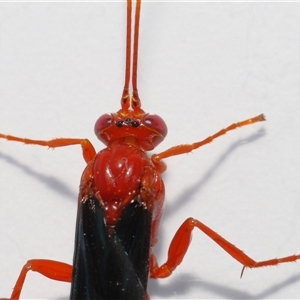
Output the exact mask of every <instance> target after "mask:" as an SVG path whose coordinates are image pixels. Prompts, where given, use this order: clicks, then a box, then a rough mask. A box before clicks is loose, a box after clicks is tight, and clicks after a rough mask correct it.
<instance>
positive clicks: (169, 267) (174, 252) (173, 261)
mask: <svg viewBox="0 0 300 300" xmlns="http://www.w3.org/2000/svg"><path fill="white" fill-rule="evenodd" d="M195 227H197V228H198V229H200V230H201V231H203V232H204V233H205V234H206V235H207V236H209V237H210V238H211V239H213V240H214V241H215V242H216V243H217V244H218V245H219V246H221V247H222V248H223V249H224V250H225V251H226V252H227V253H228V254H230V255H231V256H232V257H233V258H234V259H236V260H237V261H239V262H240V263H241V264H242V265H243V269H242V272H241V277H242V275H243V272H244V270H245V268H260V267H267V266H276V265H278V264H280V263H287V262H293V261H296V260H298V259H300V255H291V256H286V257H282V258H274V259H270V260H264V261H258V262H257V261H255V260H253V259H252V258H251V257H249V256H248V255H246V254H245V253H244V252H243V251H242V250H240V249H239V248H237V247H236V246H234V245H233V244H231V243H229V242H228V241H227V240H225V239H224V238H222V237H221V236H220V235H219V234H217V233H216V232H215V231H213V230H211V229H210V228H209V227H207V226H205V225H204V224H203V223H201V222H200V221H198V220H196V219H193V218H188V219H187V220H186V221H184V222H183V224H182V225H181V226H180V228H179V229H178V230H177V232H176V234H175V236H174V237H173V240H172V242H171V244H170V247H169V251H168V260H167V262H166V263H164V264H163V265H162V266H160V267H159V266H158V264H157V261H156V257H155V256H154V254H153V253H151V256H150V277H151V278H165V277H168V276H170V275H171V274H172V272H173V271H174V270H175V269H176V267H177V266H178V265H180V264H181V262H182V260H183V258H184V255H185V253H186V251H187V249H188V247H189V244H190V241H191V237H192V231H193V229H194V228H195Z"/></svg>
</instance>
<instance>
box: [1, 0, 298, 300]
mask: <svg viewBox="0 0 300 300" xmlns="http://www.w3.org/2000/svg"><path fill="white" fill-rule="evenodd" d="M139 5H140V2H139V1H138V4H137V13H136V18H135V35H134V37H135V39H134V47H133V57H132V56H131V52H130V50H129V49H130V44H131V43H130V37H131V30H130V27H131V26H130V16H131V2H130V1H128V8H127V11H128V17H127V29H128V30H127V48H126V49H127V52H126V55H127V59H126V63H127V65H126V72H125V87H124V90H123V94H122V98H121V109H120V110H119V111H118V112H117V113H115V114H105V115H102V116H101V117H100V118H99V119H98V121H97V122H96V125H95V133H96V135H97V136H98V138H99V139H100V140H101V141H102V142H104V143H105V145H106V146H107V148H105V149H104V150H102V151H100V152H99V153H98V154H96V152H95V150H94V148H93V146H92V145H91V143H90V142H89V141H88V140H85V139H65V138H60V139H54V140H51V141H38V140H32V139H23V138H19V137H15V136H9V135H5V134H1V135H0V137H1V138H5V139H7V140H11V141H17V142H24V143H26V144H34V145H41V146H46V147H50V148H57V147H64V146H69V145H76V144H78V145H81V147H82V149H83V156H84V159H85V161H86V163H87V168H86V169H85V171H84V173H83V176H82V180H81V185H80V193H79V199H78V200H79V205H78V208H79V212H78V217H77V230H76V244H75V256H74V263H73V267H72V266H71V265H68V264H65V263H61V262H56V261H53V260H39V259H38V260H30V261H29V262H28V263H27V264H26V265H25V267H24V269H23V270H24V272H23V275H26V272H27V271H28V270H32V271H37V272H39V273H41V274H43V275H45V276H47V277H50V278H52V279H56V280H61V281H67V282H72V287H71V298H72V299H75V298H79V299H82V298H83V297H86V298H87V299H88V298H95V297H96V298H103V299H110V298H112V297H118V298H122V299H124V298H135V299H143V298H146V297H147V279H148V273H149V274H150V277H152V278H164V277H167V276H169V275H170V274H171V273H172V272H173V271H174V270H175V268H176V267H177V266H178V265H179V264H180V263H181V261H182V259H183V257H184V254H185V252H186V251H187V249H188V246H189V241H190V235H191V232H192V230H193V229H194V228H198V229H200V230H201V231H203V232H204V233H205V234H207V235H208V236H209V237H210V238H211V239H213V240H214V241H215V242H216V243H218V244H219V245H220V246H221V247H222V248H223V249H224V250H225V251H227V252H228V253H229V254H230V255H231V256H233V257H234V258H235V259H236V260H238V261H239V262H241V263H242V264H243V265H244V267H243V270H244V268H245V267H249V268H257V267H262V266H269V265H277V264H278V263H283V262H290V261H295V260H297V259H299V258H300V256H299V255H297V256H295V255H292V256H288V257H284V258H280V259H272V260H267V261H262V262H255V261H254V260H252V259H251V258H250V257H249V256H247V255H246V254H244V253H243V252H241V251H240V250H239V249H238V248H236V247H235V246H233V245H232V244H231V243H230V242H228V241H226V240H225V239H223V238H222V237H220V236H219V235H218V234H217V233H216V232H214V231H212V230H211V229H210V228H208V227H206V226H205V225H204V224H203V223H201V222H200V221H198V220H196V219H192V218H189V219H187V220H186V221H185V222H184V223H183V224H182V225H181V227H180V228H179V230H178V231H177V233H176V234H175V237H174V239H173V241H172V243H171V246H170V249H169V256H168V260H167V261H166V263H165V264H163V265H162V266H158V265H157V264H156V259H155V255H154V254H153V253H152V247H153V246H154V245H155V244H156V242H157V231H158V225H159V222H160V217H161V213H162V204H163V200H164V187H163V182H162V180H161V174H162V173H163V172H164V171H165V165H164V164H163V161H162V160H163V159H165V158H168V157H170V156H175V155H180V154H184V153H189V152H191V151H192V150H195V149H197V148H199V147H201V146H203V145H206V144H208V143H210V142H212V141H213V140H214V139H216V138H218V137H220V136H221V135H224V134H225V133H226V132H228V131H231V130H233V129H236V128H237V127H242V126H246V125H250V124H253V123H256V122H259V121H263V120H264V116H263V115H258V116H256V117H254V118H250V119H247V120H244V121H241V122H237V123H234V124H232V125H230V126H228V127H226V128H225V129H223V130H221V131H219V132H217V133H216V134H214V135H212V136H211V137H208V138H206V139H204V140H202V141H200V142H196V143H193V144H187V145H179V146H175V147H172V148H170V149H168V150H166V151H164V152H160V153H159V154H155V155H153V156H152V157H148V158H147V157H146V154H145V151H150V150H152V149H153V148H155V147H156V146H157V145H158V143H160V142H161V141H162V140H163V139H164V137H165V136H166V134H167V128H166V125H165V124H164V122H163V120H162V119H161V118H160V117H158V116H156V115H149V114H147V113H145V112H144V111H143V110H142V108H141V102H140V97H139V93H138V90H137V53H138V51H137V50H138V38H137V37H138V29H139V26H138V21H139V15H140V13H139ZM131 60H132V64H131ZM131 67H132V77H130V76H129V74H130V69H131ZM130 79H131V80H132V94H131V93H129V83H130ZM125 161H126V163H125V164H124V165H125V167H124V168H125V169H124V170H127V173H128V172H129V171H130V172H129V173H130V176H127V175H123V176H120V175H118V174H119V173H118V172H116V174H115V173H114V172H112V175H111V176H110V179H107V181H103V178H104V174H105V173H106V174H107V173H109V172H110V171H111V170H112V169H113V166H114V167H115V168H118V166H119V164H121V162H123V163H124V162H125ZM135 167H137V168H138V169H139V172H137V173H136V170H135ZM125 173H126V172H125ZM98 174H101V176H100V175H98ZM120 174H123V169H122V170H121V172H120ZM133 179H134V180H133ZM110 180H111V181H110ZM114 187H117V189H115V190H114ZM85 205H87V208H86V207H85ZM97 205H99V207H98V206H97ZM95 207H96V208H95ZM133 208H134V209H133ZM86 209H87V211H88V212H87V213H86V211H85V210H86ZM127 209H129V211H128V210H127ZM131 209H133V210H132V212H131ZM95 211H96V212H97V214H96V221H99V222H100V221H101V222H103V225H101V228H100V229H99V231H93V229H95V226H92V229H91V231H90V229H87V228H86V227H84V226H83V225H81V224H82V223H84V221H85V220H90V219H91V215H90V214H92V215H93V214H94V212H95ZM98 211H99V214H98ZM128 214H129V215H128ZM132 214H134V217H133V218H132ZM136 214H137V215H136ZM99 216H101V218H100V219H99ZM129 217H130V218H129ZM139 217H141V219H139ZM144 218H146V219H148V221H147V222H146V223H145V224H144V226H145V227H141V230H140V231H139V232H138V233H137V234H136V235H135V237H134V239H133V240H132V241H130V242H129V241H128V239H129V236H131V234H128V235H127V233H128V229H127V227H125V226H126V224H127V223H128V220H134V221H135V222H140V221H139V220H144ZM149 220H150V221H149ZM132 222H133V221H132ZM90 224H93V225H94V223H89V221H88V223H87V225H86V226H87V227H89V226H90ZM95 224H97V222H96V223H95ZM120 224H121V225H120ZM134 224H139V223H134ZM129 225H131V224H129ZM136 227H138V226H137V225H136V226H134V228H136ZM123 229H124V230H123ZM123 231H124V233H123ZM104 232H105V233H104ZM97 234H98V235H99V236H101V237H102V235H104V236H105V239H107V242H105V243H104V244H103V245H102V246H101V247H99V248H96V249H95V251H96V252H97V250H99V251H100V249H102V248H103V249H104V254H105V255H106V254H107V253H109V254H111V252H112V257H110V256H109V257H110V259H109V261H112V262H114V261H115V260H116V261H118V262H119V263H120V264H119V265H117V266H116V268H117V269H119V268H121V269H122V268H125V271H126V272H125V273H126V278H125V276H123V277H122V276H121V278H118V277H117V276H119V275H120V274H119V273H118V272H117V271H114V272H113V273H112V274H107V273H110V271H107V270H106V271H104V269H102V268H101V267H102V264H101V266H100V268H99V269H97V268H96V267H95V268H94V265H93V264H92V265H91V266H88V265H89V263H87V262H91V261H93V260H91V259H92V258H94V259H97V256H95V255H94V254H88V255H87V256H85V257H84V258H82V257H81V256H80V255H78V253H79V254H80V253H82V252H86V251H87V250H86V248H87V247H88V246H87V245H95V244H97V243H98V241H97V243H95V242H94V241H93V242H92V243H91V244H88V241H85V239H84V238H85V236H95V235H97ZM115 236H117V238H116V239H117V241H118V242H116V240H115ZM124 236H125V238H124ZM142 237H143V238H146V241H143V243H142V242H141V238H142ZM147 240H148V242H147ZM119 242H120V243H121V244H122V245H121V244H120V245H119ZM81 243H83V244H85V245H86V246H85V247H83V248H82V246H81ZM126 243H129V244H130V247H137V250H136V251H137V253H136V252H134V253H133V254H130V255H129V254H128V253H129V252H130V251H129V250H123V251H124V253H122V255H121V256H118V255H117V254H118V253H119V252H120V251H121V249H123V247H124V248H125V246H124V244H126ZM147 243H148V246H146V249H143V250H141V253H140V252H139V251H140V249H142V248H143V247H144V246H145V245H147ZM115 244H116V245H117V246H114V247H116V249H115V250H111V247H112V246H111V245H115ZM106 245H109V246H106ZM98 246H99V245H98ZM106 247H107V248H106ZM112 248H113V247H112ZM113 249H114V248H113ZM146 253H148V255H145V254H146ZM125 256H129V261H127V259H125ZM140 256H142V257H143V259H142V260H140ZM100 257H102V256H101V255H100ZM114 258H115V259H114ZM133 260H136V261H135V263H134V268H133V270H131V271H130V272H131V273H130V272H129V271H128V270H129V269H127V267H126V266H128V265H129V264H130V262H132V261H133ZM81 266H84V269H86V270H85V271H84V272H83V273H82V272H81ZM109 268H110V267H109ZM95 274H96V275H95ZM97 274H98V276H99V277H97ZM140 274H142V275H140ZM89 275H91V278H92V279H86V281H84V283H83V279H82V278H89ZM121 275H122V274H121ZM107 276H108V277H107ZM109 276H112V277H109ZM127 277H128V278H129V279H130V283H129V284H128V278H127ZM135 277H137V282H140V283H139V284H137V283H136V282H135V280H136V279H135ZM78 278H79V279H78ZM107 278H109V279H107ZM114 278H116V279H115V282H113V281H112V279H114ZM141 278H143V280H142V279H141ZM122 279H123V280H124V281H122ZM120 280H121V281H120ZM131 280H132V281H131ZM94 281H95V282H96V283H95V284H94ZM99 281H104V284H103V287H101V289H100V291H98V288H96V286H98V284H97V283H98V282H99ZM109 284H110V286H109ZM22 285H23V278H22V276H21V277H20V279H19V280H18V282H17V284H16V287H15V289H14V292H13V294H12V298H14V299H15V298H18V297H19V294H20V292H21V288H22ZM107 286H109V287H107ZM106 287H107V291H106V290H105V289H106ZM134 287H135V288H134ZM103 290H105V292H104V294H102V291H103ZM78 291H79V292H78ZM111 293H117V294H116V295H115V294H111ZM123 293H125V294H123ZM90 295H92V296H90Z"/></svg>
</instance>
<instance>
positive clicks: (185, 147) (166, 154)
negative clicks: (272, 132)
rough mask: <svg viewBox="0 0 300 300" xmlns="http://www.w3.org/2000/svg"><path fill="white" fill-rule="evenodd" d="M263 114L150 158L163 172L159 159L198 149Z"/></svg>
mask: <svg viewBox="0 0 300 300" xmlns="http://www.w3.org/2000/svg"><path fill="white" fill-rule="evenodd" d="M265 120H266V119H265V116H264V115H263V114H261V115H259V116H256V117H254V118H251V119H247V120H244V121H241V122H238V123H233V124H231V125H230V126H228V127H226V128H224V129H222V130H220V131H218V132H217V133H215V134H214V135H212V136H209V137H207V138H206V139H204V140H202V141H200V142H196V143H193V144H184V145H178V146H174V147H172V148H169V149H167V150H166V151H164V152H161V153H158V154H153V155H152V157H151V159H152V161H153V163H154V164H155V165H156V166H157V168H158V170H160V171H161V172H164V171H165V170H166V166H165V164H164V163H163V162H162V161H161V160H162V159H164V158H167V157H170V156H175V155H180V154H184V153H189V152H192V151H193V150H195V149H198V148H200V147H202V146H204V145H206V144H209V143H211V142H212V141H213V140H214V139H216V138H218V137H220V136H222V135H224V134H226V133H227V132H228V131H231V130H234V129H237V128H238V127H243V126H246V125H251V124H253V123H256V122H261V121H265Z"/></svg>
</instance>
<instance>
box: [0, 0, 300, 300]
mask: <svg viewBox="0 0 300 300" xmlns="http://www.w3.org/2000/svg"><path fill="white" fill-rule="evenodd" d="M125 10H126V4H125V2H124V1H122V2H119V3H0V132H3V133H7V134H14V135H18V136H22V137H29V138H36V139H50V138H53V137H87V138H89V139H90V140H91V141H92V143H93V144H94V145H95V147H96V148H97V150H100V149H102V148H103V145H101V144H100V143H99V142H98V141H97V139H96V137H95V136H94V133H93V126H94V122H95V121H96V119H97V118H98V117H99V116H100V115H101V114H103V113H106V112H115V111H117V110H118V109H119V108H120V106H119V101H120V98H121V93H122V87H123V84H124V64H125V62H124V60H125V50H124V49H125ZM299 16H300V4H299V3H287V4H284V3H197V2H194V3H187V2H185V3H166V2H159V3H144V5H143V6H142V16H141V32H140V37H141V39H140V52H139V54H140V60H139V76H138V83H139V84H138V86H139V91H140V96H141V99H142V101H143V108H144V109H145V110H146V111H149V112H151V113H157V114H159V115H161V116H163V117H164V119H165V121H166V123H167V124H168V127H169V134H168V137H167V138H166V140H165V141H164V143H163V144H162V145H160V146H159V147H158V148H157V149H156V152H160V151H162V150H165V149H167V148H169V147H171V146H173V145H176V144H180V143H189V142H194V141H197V140H200V139H203V138H205V137H206V136H208V135H210V134H213V133H214V132H216V131H218V130H219V129H221V128H223V127H225V126H227V125H229V124H231V123H232V122H236V121H239V120H243V119H246V118H249V117H252V116H255V115H257V114H260V113H262V112H263V113H265V114H266V117H267V122H264V123H260V124H256V125H253V126H250V127H247V128H243V129H239V130H236V131H235V132H231V133H229V134H228V135H227V136H225V137H222V138H220V139H219V140H217V141H215V142H214V143H212V144H211V145H208V146H206V147H204V148H203V149H201V150H197V151H194V153H193V154H189V155H182V156H179V157H174V158H169V159H168V160H167V161H166V162H167V164H168V170H167V172H166V174H165V175H164V179H165V183H166V192H167V193H166V209H165V215H164V218H163V220H162V225H161V228H160V236H159V238H160V241H159V245H158V246H157V247H156V248H155V251H156V253H158V257H159V262H160V263H163V262H164V260H165V259H166V253H167V249H168V245H169V243H170V240H171V238H172V236H173V234H174V232H175V231H176V230H177V228H178V227H179V226H180V224H181V223H182V222H183V221H184V220H185V219H186V218H187V217H189V216H193V217H195V218H197V219H199V220H201V221H202V222H204V223H205V224H207V225H208V226H210V227H211V228H212V229H214V230H215V231H217V232H218V233H220V234H221V235H222V236H224V237H226V238H227V239H228V240H229V241H231V242H232V243H234V244H235V245H237V246H239V247H240V248H241V249H243V250H244V251H245V252H246V253H247V254H248V255H250V256H251V257H253V258H254V259H256V260H263V259H269V258H273V257H280V256H286V255H292V254H295V253H300V233H299V232H300V185H299V176H300V164H299V160H300V156H299V153H300V118H299V117H300V61H299V53H300V18H299ZM84 166H85V163H84V161H83V159H82V156H81V149H80V147H77V146H74V147H67V148H61V149H56V150H47V149H46V148H42V147H38V146H23V145H22V144H17V143H9V142H6V141H5V140H1V141H0V241H1V242H0V243H1V247H0V249H1V250H0V296H1V297H9V295H10V292H11V289H12V287H13V286H14V283H15V280H16V278H17V276H18V274H19V271H20V270H21V267H22V266H23V264H24V263H25V262H26V261H27V260H28V259H30V258H50V259H56V260H60V261H65V262H68V263H72V256H73V240H74V227H75V218H76V206H77V191H78V185H79V180H80V176H81V172H82V170H83V169H84ZM193 236H194V238H193V241H192V243H191V247H190V249H189V251H188V253H187V255H186V257H185V259H184V261H183V263H182V265H181V266H180V267H178V268H177V270H176V271H175V272H174V274H173V275H172V276H171V277H170V278H169V279H161V280H156V281H154V280H150V281H149V289H148V290H149V294H150V296H151V299H175V298H178V299H188V298H189V299H196V298H198V299H199V298H231V299H257V298H285V299H286V298H299V296H300V294H299V291H300V264H299V263H296V264H287V265H282V266H280V267H273V268H263V269H257V270H246V271H245V273H244V276H243V278H242V279H240V278H239V276H240V271H241V265H240V264H239V263H238V262H236V261H235V260H233V259H232V258H231V257H230V256H228V255H227V254H226V253H225V252H224V251H223V250H222V249H220V248H219V246H217V245H216V244H215V243H214V242H212V241H211V240H210V239H209V238H207V237H206V236H204V235H203V234H202V233H201V232H199V231H198V230H195V232H194V235H193ZM69 290H70V285H69V284H67V283H59V282H55V281H51V280H48V279H47V278H44V277H42V276H40V275H39V274H34V273H30V274H28V278H27V280H26V283H25V286H24V290H23V293H22V298H36V299H41V298H46V299H50V298H51V299H67V298H68V297H69Z"/></svg>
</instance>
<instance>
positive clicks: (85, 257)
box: [70, 197, 151, 300]
mask: <svg viewBox="0 0 300 300" xmlns="http://www.w3.org/2000/svg"><path fill="white" fill-rule="evenodd" d="M150 234H151V212H150V211H149V210H147V209H146V208H145V206H144V205H142V204H140V203H139V202H137V201H133V202H132V203H130V204H129V205H128V206H127V207H126V208H125V209H124V211H123V213H122V216H121V218H120V220H119V222H118V224H117V226H116V228H115V230H114V232H113V233H112V234H111V236H109V235H108V232H107V228H106V225H105V222H104V214H103V210H102V208H101V206H100V204H99V201H98V200H97V198H96V197H92V198H89V199H88V200H86V201H84V202H81V203H80V204H79V207H78V214H77V224H76V237H75V250H74V261H73V268H74V269H73V279H72V286H71V296H70V298H71V299H80V300H83V299H93V300H94V299H97V300H98V299H104V300H111V299H135V300H139V299H141V300H144V299H145V298H146V290H147V281H148V273H149V249H150Z"/></svg>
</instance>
